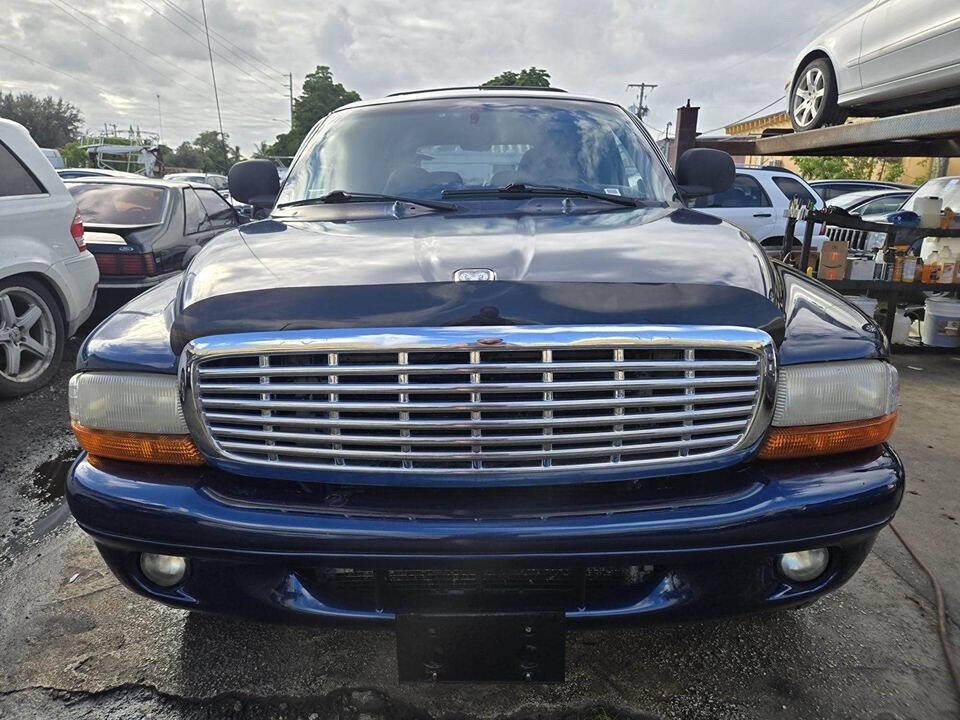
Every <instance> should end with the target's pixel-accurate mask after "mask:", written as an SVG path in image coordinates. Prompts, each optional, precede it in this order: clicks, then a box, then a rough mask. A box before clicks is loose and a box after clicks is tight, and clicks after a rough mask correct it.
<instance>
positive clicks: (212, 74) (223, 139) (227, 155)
mask: <svg viewBox="0 0 960 720" xmlns="http://www.w3.org/2000/svg"><path fill="white" fill-rule="evenodd" d="M200 7H201V8H203V27H204V29H205V30H206V32H207V53H209V55H210V77H212V78H213V99H214V100H215V101H216V102H217V122H218V123H219V125H220V142H221V143H223V156H224V159H225V160H227V161H228V162H229V160H230V152H229V151H228V150H227V136H226V135H224V134H223V118H222V117H221V116H220V96H219V95H218V94H217V74H216V73H215V72H214V71H213V48H211V47H210V30H209V28H208V27H207V6H206V4H205V3H204V2H203V0H200Z"/></svg>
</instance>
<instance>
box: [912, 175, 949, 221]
mask: <svg viewBox="0 0 960 720" xmlns="http://www.w3.org/2000/svg"><path fill="white" fill-rule="evenodd" d="M923 197H938V198H940V199H941V200H943V207H944V208H950V209H951V210H953V211H954V212H960V177H942V178H934V179H933V180H928V181H927V182H925V183H924V184H923V185H921V186H920V188H919V189H918V190H917V191H916V192H915V193H914V194H913V195H911V196H910V199H909V200H907V201H906V202H905V203H904V204H903V207H902V208H901V210H913V205H914V203H915V202H916V201H917V198H923Z"/></svg>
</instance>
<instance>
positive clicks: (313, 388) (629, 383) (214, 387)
mask: <svg viewBox="0 0 960 720" xmlns="http://www.w3.org/2000/svg"><path fill="white" fill-rule="evenodd" d="M756 384H757V378H756V377H750V376H746V377H707V378H690V379H684V378H656V379H652V380H596V381H589V380H588V381H585V382H546V383H544V382H539V383H533V382H515V383H494V382H478V383H473V384H457V383H422V384H416V383H410V384H399V385H391V384H388V383H383V384H364V385H349V384H347V383H337V384H333V383H261V384H259V385H254V384H240V383H203V384H201V385H200V391H201V392H203V393H229V394H233V393H236V394H246V393H249V394H253V395H262V394H263V393H270V394H271V395H279V394H294V395H324V394H327V393H331V392H333V393H337V394H338V395H347V394H356V395H371V394H377V393H384V394H391V395H397V394H399V393H411V394H413V393H524V392H531V393H537V392H547V391H550V392H565V391H577V390H579V391H584V392H597V391H600V390H621V389H623V390H632V389H635V388H637V389H645V388H673V387H677V388H681V387H744V386H748V385H756Z"/></svg>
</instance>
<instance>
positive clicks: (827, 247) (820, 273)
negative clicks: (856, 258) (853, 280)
mask: <svg viewBox="0 0 960 720" xmlns="http://www.w3.org/2000/svg"><path fill="white" fill-rule="evenodd" d="M848 248H849V246H848V245H847V243H845V242H838V241H836V240H827V241H825V242H824V243H823V245H821V246H820V266H819V267H818V268H817V277H818V278H820V279H821V280H843V276H844V274H845V273H846V271H847V250H848Z"/></svg>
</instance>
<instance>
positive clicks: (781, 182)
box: [773, 175, 822, 207]
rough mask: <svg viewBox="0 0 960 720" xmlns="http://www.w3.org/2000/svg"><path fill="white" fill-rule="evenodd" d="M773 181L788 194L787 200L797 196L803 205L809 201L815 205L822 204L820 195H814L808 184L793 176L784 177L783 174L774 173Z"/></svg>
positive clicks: (781, 190)
mask: <svg viewBox="0 0 960 720" xmlns="http://www.w3.org/2000/svg"><path fill="white" fill-rule="evenodd" d="M773 183H774V185H776V186H777V187H778V188H780V192H782V193H783V194H784V195H786V196H787V200H793V199H794V198H797V200H799V201H800V204H801V205H806V204H807V203H809V202H812V203H813V204H814V206H815V207H819V206H820V205H821V204H822V201H821V199H820V198H819V197H814V196H813V193H812V192H810V191H809V190H807V187H806V185H804V184H803V183H802V182H800V181H799V180H797V179H796V178H792V177H784V176H783V175H774V176H773Z"/></svg>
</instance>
